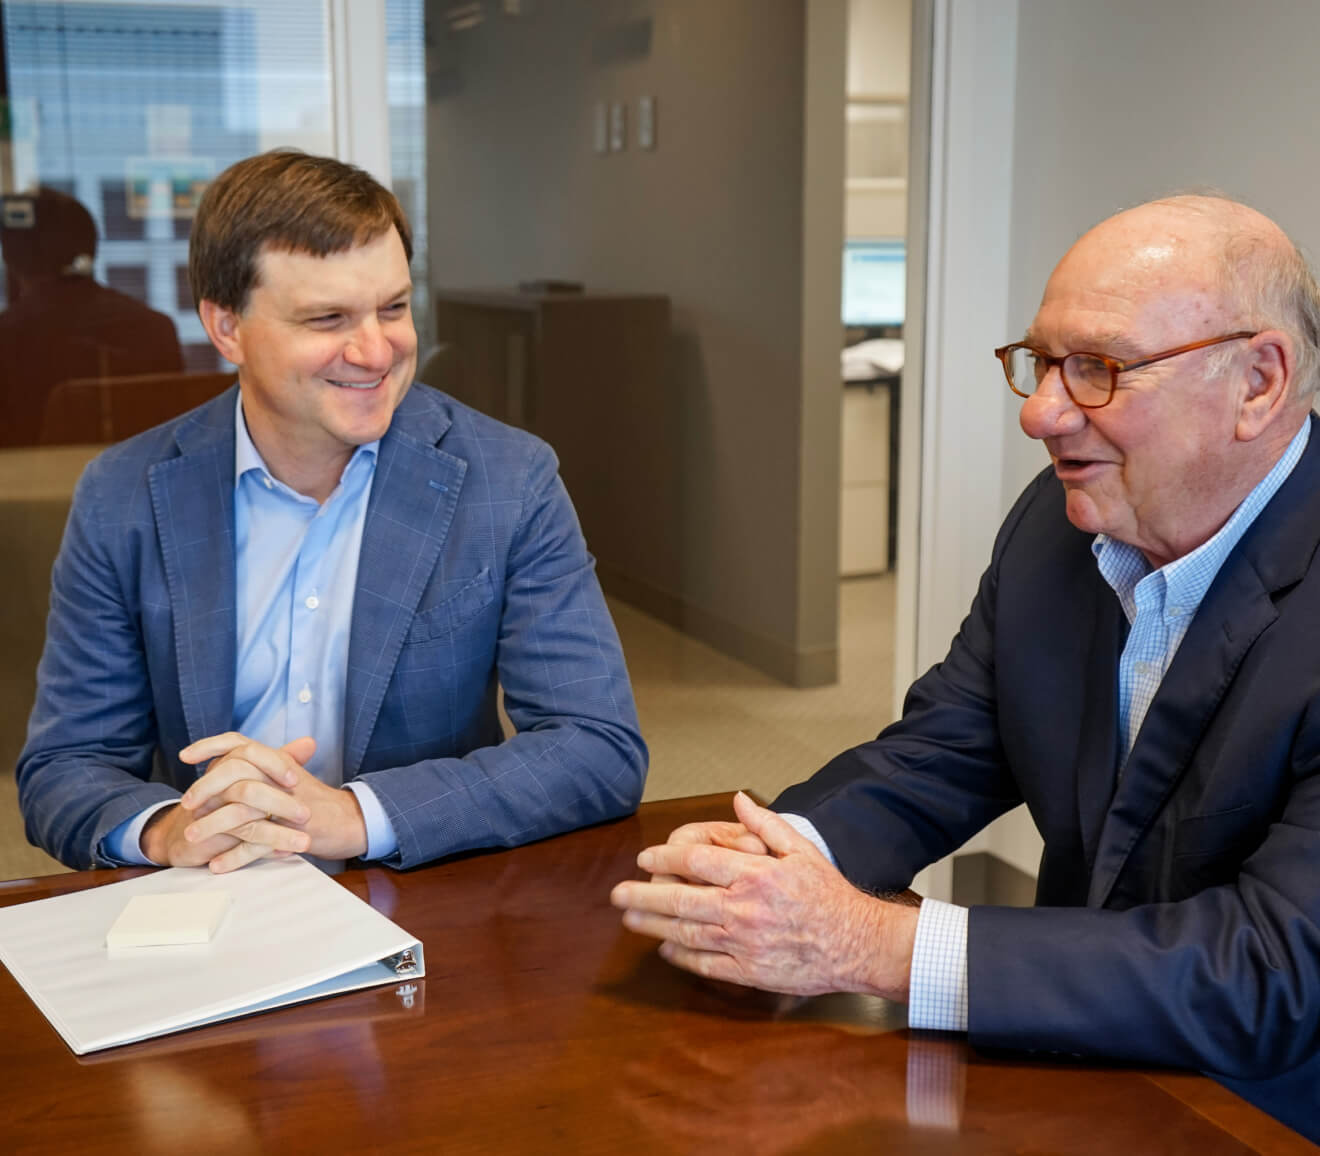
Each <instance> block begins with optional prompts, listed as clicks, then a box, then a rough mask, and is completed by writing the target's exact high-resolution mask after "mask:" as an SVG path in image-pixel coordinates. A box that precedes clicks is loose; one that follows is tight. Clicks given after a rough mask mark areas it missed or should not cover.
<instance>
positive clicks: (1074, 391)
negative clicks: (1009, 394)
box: [1010, 348, 1113, 405]
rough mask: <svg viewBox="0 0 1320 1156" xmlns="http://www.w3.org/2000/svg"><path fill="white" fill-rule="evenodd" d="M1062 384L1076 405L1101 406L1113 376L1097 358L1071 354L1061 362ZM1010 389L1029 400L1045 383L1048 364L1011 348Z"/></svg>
mask: <svg viewBox="0 0 1320 1156" xmlns="http://www.w3.org/2000/svg"><path fill="white" fill-rule="evenodd" d="M1062 368H1063V381H1064V384H1065V385H1066V386H1067V387H1068V392H1069V393H1070V394H1071V395H1072V399H1073V401H1075V402H1077V404H1078V405H1103V404H1104V403H1105V402H1106V401H1107V400H1108V398H1109V394H1110V392H1111V390H1112V388H1113V375H1112V374H1111V373H1110V372H1109V366H1107V365H1106V364H1105V363H1104V362H1103V361H1101V360H1100V359H1099V358H1098V357H1092V356H1090V355H1089V354H1085V353H1074V354H1071V355H1069V356H1068V357H1066V358H1065V359H1064V362H1063V367H1062ZM1010 371H1011V373H1012V375H1013V388H1014V389H1016V390H1017V391H1018V392H1019V393H1020V394H1022V395H1024V396H1026V397H1030V396H1031V395H1032V394H1033V393H1035V392H1036V388H1037V386H1039V385H1040V383H1041V382H1042V381H1044V380H1045V375H1046V374H1047V373H1048V372H1049V365H1048V364H1047V363H1046V361H1045V360H1044V358H1042V357H1039V356H1037V355H1036V354H1035V353H1033V352H1032V351H1031V350H1030V349H1022V348H1018V349H1014V350H1013V352H1012V355H1011V358H1010Z"/></svg>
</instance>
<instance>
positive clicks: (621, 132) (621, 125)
mask: <svg viewBox="0 0 1320 1156" xmlns="http://www.w3.org/2000/svg"><path fill="white" fill-rule="evenodd" d="M627 147H628V106H627V105H626V104H624V102H623V101H621V100H616V101H615V102H614V103H613V104H611V105H610V152H612V153H621V152H623V150H624V149H625V148H627Z"/></svg>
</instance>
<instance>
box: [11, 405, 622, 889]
mask: <svg viewBox="0 0 1320 1156" xmlns="http://www.w3.org/2000/svg"><path fill="white" fill-rule="evenodd" d="M234 400H235V399H234V391H233V390H230V391H228V392H227V393H225V394H222V395H221V396H220V397H218V398H216V399H215V400H214V401H211V402H208V403H207V404H206V405H203V406H201V407H199V408H198V409H195V410H193V411H192V412H190V413H187V414H185V415H183V416H182V417H180V418H177V419H175V420H174V421H171V422H169V423H167V424H165V425H162V426H158V427H157V428H156V429H153V430H149V431H148V432H146V433H144V434H141V435H139V436H137V437H135V438H132V439H130V440H128V441H126V442H123V443H121V444H119V445H116V446H113V447H111V448H110V449H108V450H106V452H105V453H103V454H101V455H100V456H99V457H98V458H97V459H96V460H95V461H94V462H92V463H91V465H89V466H88V468H87V470H86V472H85V473H84V475H83V477H82V479H81V480H80V481H79V483H78V487H77V490H76V492H75V495H74V500H73V507H72V510H71V512H70V514H69V521H68V525H67V526H66V528H65V533H64V540H63V543H62V545H61V547H60V552H59V556H58V558H57V560H56V562H55V567H54V572H53V575H52V591H51V609H50V618H49V621H48V625H47V636H46V647H45V651H44V653H43V655H42V659H41V664H40V666H39V668H38V674H37V683H38V686H37V699H36V704H35V706H34V708H33V711H32V717H31V720H30V723H29V726H28V737H27V745H26V746H25V748H24V750H23V753H22V755H21V757H20V760H19V766H18V787H19V800H20V805H21V808H22V811H23V814H24V818H25V821H26V825H27V833H28V838H29V839H30V840H31V841H32V842H33V843H35V844H37V845H38V846H40V847H43V848H44V849H46V850H47V851H48V852H50V853H51V854H52V855H55V856H56V857H57V858H59V859H60V860H61V861H63V862H64V863H66V864H69V865H70V866H73V867H91V866H100V865H107V864H108V863H109V862H110V861H109V860H107V859H106V858H105V857H104V856H103V855H102V854H101V852H100V850H99V848H100V843H101V840H102V839H103V837H104V836H105V835H106V834H107V833H108V832H110V831H111V830H113V829H114V828H115V827H116V826H117V825H118V824H119V823H121V822H123V821H124V820H125V819H127V818H129V817H130V816H132V815H134V814H136V813H137V812H138V811H140V810H141V809H142V808H143V807H146V806H148V805H149V804H151V803H154V802H156V801H158V800H161V799H169V798H175V797H177V795H178V794H179V792H180V791H181V790H182V789H184V788H186V787H187V785H188V784H189V783H190V782H192V781H193V779H194V778H195V776H196V774H197V770H196V768H193V767H190V766H187V765H185V764H183V763H181V762H180V761H179V758H178V753H179V751H180V750H181V749H182V748H184V747H185V746H187V745H188V744H189V743H191V742H194V741H196V740H197V739H199V738H202V737H203V736H206V735H212V734H217V733H220V732H222V731H226V730H229V729H231V726H232V721H233V718H232V716H233V706H234V671H235V647H236V625H235V623H236V614H235V588H234V529H233V527H234ZM497 684H498V685H500V686H502V687H503V689H504V695H505V709H506V711H507V712H508V715H509V718H510V719H511V721H512V722H513V724H514V727H515V729H516V731H517V733H516V734H515V735H514V736H513V737H512V738H510V739H509V740H508V741H503V742H502V741H501V733H500V726H499V721H498V718H497V715H496V706H495V699H496V686H497ZM346 697H347V707H346V712H345V713H346V717H345V719H344V779H345V781H347V780H348V779H351V778H355V777H356V778H360V779H361V780H362V781H363V782H365V783H367V784H369V785H370V787H371V788H372V790H373V791H374V792H375V793H376V795H377V796H378V797H379V798H380V800H381V803H382V805H383V806H384V808H385V812H386V814H387V815H388V816H389V819H390V821H391V823H393V825H394V830H395V832H396V834H397V836H398V840H399V847H398V851H397V852H396V854H395V855H394V856H393V857H392V858H391V859H390V860H388V862H389V863H390V864H391V865H392V866H397V867H408V866H412V865H414V864H417V863H422V862H425V861H427V860H429V859H434V858H436V857H437V856H440V855H447V854H451V853H454V852H458V851H463V850H467V849H469V848H474V847H487V846H512V845H514V844H517V843H522V842H527V841H529V840H532V839H538V838H542V837H544V836H548V835H554V834H557V833H559V832H562V831H566V830H569V829H571V828H574V827H579V826H582V825H584V824H587V823H593V822H598V821H600V820H603V819H609V818H613V817H615V816H618V815H622V814H626V813H627V812H629V811H631V810H633V809H634V808H635V807H636V806H637V804H638V802H639V800H640V798H641V793H642V786H643V782H644V780H645V777H646V747H645V745H644V744H643V742H642V739H641V736H640V734H639V731H638V725H637V717H636V711H635V708H634V706H633V699H632V692H631V689H630V687H629V684H628V675H627V671H626V669H625V666H624V660H623V654H622V652H621V649H620V646H619V640H618V636H617V634H616V633H615V630H614V624H613V622H612V621H611V619H610V616H609V612H608V610H607V609H606V607H605V602H604V599H603V598H602V596H601V592H600V587H599V585H598V583H597V581H596V577H595V570H594V563H593V561H592V559H591V557H590V555H589V554H588V553H587V550H586V545H585V543H584V541H583V539H582V534H581V531H580V529H579V527H578V523H577V517H576V515H575V514H574V512H573V507H572V505H571V503H570V502H569V499H568V495H567V493H566V492H565V490H564V487H563V485H562V483H561V482H560V481H559V477H558V473H557V463H556V460H555V457H554V454H553V453H552V452H551V450H550V448H549V447H548V446H546V445H545V443H543V442H541V441H539V440H538V439H536V438H534V437H532V436H531V435H530V434H527V433H524V432H522V431H519V430H515V429H512V428H510V427H508V426H506V425H503V424H501V423H499V422H497V421H494V420H493V419H491V418H488V417H485V416H483V415H481V414H479V413H477V412H475V411H474V410H471V409H469V408H467V407H466V406H463V405H460V404H459V403H458V402H456V401H454V400H453V399H452V398H450V397H447V396H446V395H444V394H441V393H438V392H437V391H435V390H432V389H430V388H428V387H426V386H421V385H417V386H414V387H413V388H412V389H411V390H410V391H409V392H408V394H407V395H405V397H404V399H403V402H402V403H401V404H400V406H399V408H398V410H397V412H396V413H395V416H394V420H393V422H392V424H391V426H390V429H389V432H388V433H387V434H386V435H385V437H384V438H383V439H382V441H381V445H380V454H379V458H378V460H377V466H376V477H375V482H374V484H373V486H372V491H371V497H370V501H369V504H368V507H367V517H366V526H365V529H364V531H363V536H362V550H361V556H360V561H359V566H358V577H357V591H356V595H355V598H354V603H353V620H352V627H351V632H350V641H349V654H348V682H347V696H346Z"/></svg>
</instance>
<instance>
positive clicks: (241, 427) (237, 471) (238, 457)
mask: <svg viewBox="0 0 1320 1156" xmlns="http://www.w3.org/2000/svg"><path fill="white" fill-rule="evenodd" d="M379 450H380V439H379V438H378V439H377V440H376V441H374V442H367V443H366V444H365V445H360V446H358V448H357V449H356V450H354V451H353V456H352V457H351V458H349V459H348V465H346V466H345V467H344V472H343V473H342V474H340V475H339V480H340V482H341V483H342V482H343V480H344V478H345V477H347V476H348V471H349V470H351V469H352V468H353V466H354V463H355V462H357V461H358V460H359V459H360V458H364V457H369V458H370V459H371V464H372V465H373V466H374V465H375V459H376V455H377V453H378V452H379ZM254 470H255V471H256V472H257V475H258V476H259V477H268V478H270V480H271V482H272V483H273V484H274V485H276V486H279V487H281V488H282V489H285V490H288V492H289V493H291V494H292V493H293V492H294V491H293V490H290V489H289V487H288V486H286V485H284V483H283V482H281V481H280V480H279V479H278V478H277V477H275V475H274V474H272V473H271V472H270V469H269V467H267V465H266V462H265V460H264V459H263V458H262V456H261V451H260V450H258V449H257V445H256V442H254V441H253V440H252V435H251V434H250V433H248V428H247V420H246V419H245V418H244V417H243V392H242V390H240V391H239V394H238V397H237V398H236V399H235V401H234V488H235V489H237V488H238V484H239V483H240V482H241V481H242V480H243V476H244V475H245V474H250V473H252V472H253V471H254ZM295 496H297V497H305V495H302V494H298V495H295Z"/></svg>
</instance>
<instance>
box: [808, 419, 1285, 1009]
mask: <svg viewBox="0 0 1320 1156" xmlns="http://www.w3.org/2000/svg"><path fill="white" fill-rule="evenodd" d="M1310 436H1311V423H1310V422H1309V421H1305V422H1303V423H1302V428H1301V429H1299V430H1298V431H1297V433H1296V435H1295V436H1294V437H1293V439H1292V441H1291V442H1289V443H1288V448H1287V449H1286V450H1284V452H1283V456H1282V457H1280V458H1279V460H1278V461H1277V462H1275V463H1274V468H1273V469H1271V470H1270V472H1269V473H1268V474H1266V475H1265V477H1264V478H1262V479H1261V481H1260V482H1259V483H1258V484H1257V486H1256V488H1255V489H1253V490H1252V491H1251V493H1249V494H1248V495H1247V496H1246V498H1245V499H1243V501H1242V503H1241V505H1239V506H1238V508H1237V509H1236V510H1235V511H1234V512H1233V515H1232V517H1230V518H1229V519H1228V521H1227V522H1225V523H1224V525H1223V526H1222V527H1220V529H1219V531H1218V532H1217V533H1216V534H1215V535H1214V537H1212V538H1210V539H1209V540H1208V541H1207V542H1204V543H1202V544H1201V545H1200V546H1198V547H1197V548H1196V549H1195V550H1193V551H1192V552H1191V553H1190V554H1185V555H1183V557H1181V558H1176V559H1174V561H1172V562H1169V563H1168V564H1167V565H1164V566H1161V567H1160V568H1159V569H1158V570H1152V569H1151V567H1150V563H1149V562H1148V561H1146V556H1145V555H1144V554H1142V552H1141V551H1140V550H1138V549H1137V548H1136V547H1135V546H1130V545H1128V544H1127V543H1126V542H1120V541H1118V540H1117V539H1115V538H1111V537H1109V536H1108V535H1107V534H1097V535H1096V538H1095V541H1094V542H1093V543H1092V544H1091V550H1092V552H1093V553H1094V554H1095V559H1096V564H1097V566H1098V567H1099V569H1100V574H1101V576H1102V577H1103V578H1104V580H1105V581H1106V582H1107V583H1108V584H1109V585H1110V586H1111V587H1112V588H1113V591H1114V593H1115V594H1116V595H1117V596H1118V600H1119V603H1120V605H1121V606H1122V607H1123V613H1124V614H1125V615H1126V616H1127V620H1128V624H1129V630H1128V637H1127V642H1126V644H1125V645H1124V647H1123V654H1122V656H1121V657H1120V658H1119V663H1118V725H1119V740H1120V747H1121V755H1120V761H1121V763H1126V762H1127V756H1128V754H1129V753H1130V752H1131V750H1132V744H1133V742H1134V741H1135V739H1136V737H1137V734H1138V733H1139V732H1140V730H1141V724H1142V722H1143V721H1144V720H1145V718H1146V712H1147V711H1148V710H1149V709H1150V704H1151V702H1152V701H1153V700H1154V698H1155V692H1156V691H1157V690H1159V686H1160V681H1161V679H1163V678H1164V672H1165V671H1167V670H1168V669H1169V664H1170V663H1171V662H1172V661H1173V656H1174V655H1175V654H1176V653H1177V651H1178V647H1179V646H1180V645H1181V644H1182V640H1183V639H1184V638H1185V637H1186V635H1187V630H1188V627H1190V626H1191V624H1192V618H1193V616H1194V615H1195V614H1196V611H1197V609H1198V608H1199V607H1200V605H1201V600H1202V599H1203V598H1204V597H1205V594H1206V591H1207V590H1209V589H1210V583H1211V582H1213V581H1214V579H1215V575H1216V574H1218V573H1219V568H1220V567H1221V566H1222V565H1223V564H1224V560H1225V559H1226V558H1227V557H1228V556H1229V554H1230V553H1232V551H1233V547H1234V546H1236V545H1237V544H1238V541H1239V540H1240V539H1241V537H1242V535H1243V534H1245V533H1246V532H1247V529H1248V527H1250V525H1251V523H1252V522H1254V521H1255V520H1256V518H1257V517H1258V516H1259V514H1260V512H1261V511H1262V510H1263V509H1264V508H1265V507H1266V505H1267V504H1268V503H1269V500H1270V499H1271V498H1272V497H1274V495H1275V493H1276V492H1277V491H1278V489H1279V487H1280V486H1281V485H1283V483H1284V481H1285V480H1286V479H1287V477H1288V475H1289V474H1291V473H1292V471H1293V467H1294V466H1296V465H1297V463H1298V461H1299V460H1300V459H1301V456H1302V451H1303V450H1305V449H1306V443H1307V441H1308V440H1309V438H1310ZM1120 773H1121V771H1120ZM784 818H785V819H786V820H788V822H790V823H791V824H792V825H793V826H794V827H795V828H796V829H797V830H798V831H799V832H801V833H802V834H803V835H805V836H806V837H807V838H808V839H810V840H811V841H812V842H813V843H814V844H815V845H816V846H817V847H818V848H819V849H820V850H821V851H822V852H823V853H824V855H825V856H826V857H827V858H828V859H829V861H830V862H831V863H833V862H834V856H833V855H832V854H831V853H830V849H829V848H828V847H827V846H826V845H825V841H824V839H822V838H821V836H820V833H819V832H818V831H817V830H816V828H815V827H814V826H813V825H812V823H811V822H810V821H809V820H807V819H805V818H803V817H802V816H801V815H785V816H784ZM908 1026H909V1027H913V1028H928V1029H931V1030H934V1031H957V1032H965V1031H966V1030H967V908H965V907H959V906H957V905H955V904H952V903H943V902H941V901H940V900H938V899H925V900H922V903H921V911H920V913H919V914H918V916H917V936H916V940H915V942H914V944H913V947H912V975H911V986H910V992H909V999H908Z"/></svg>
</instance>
